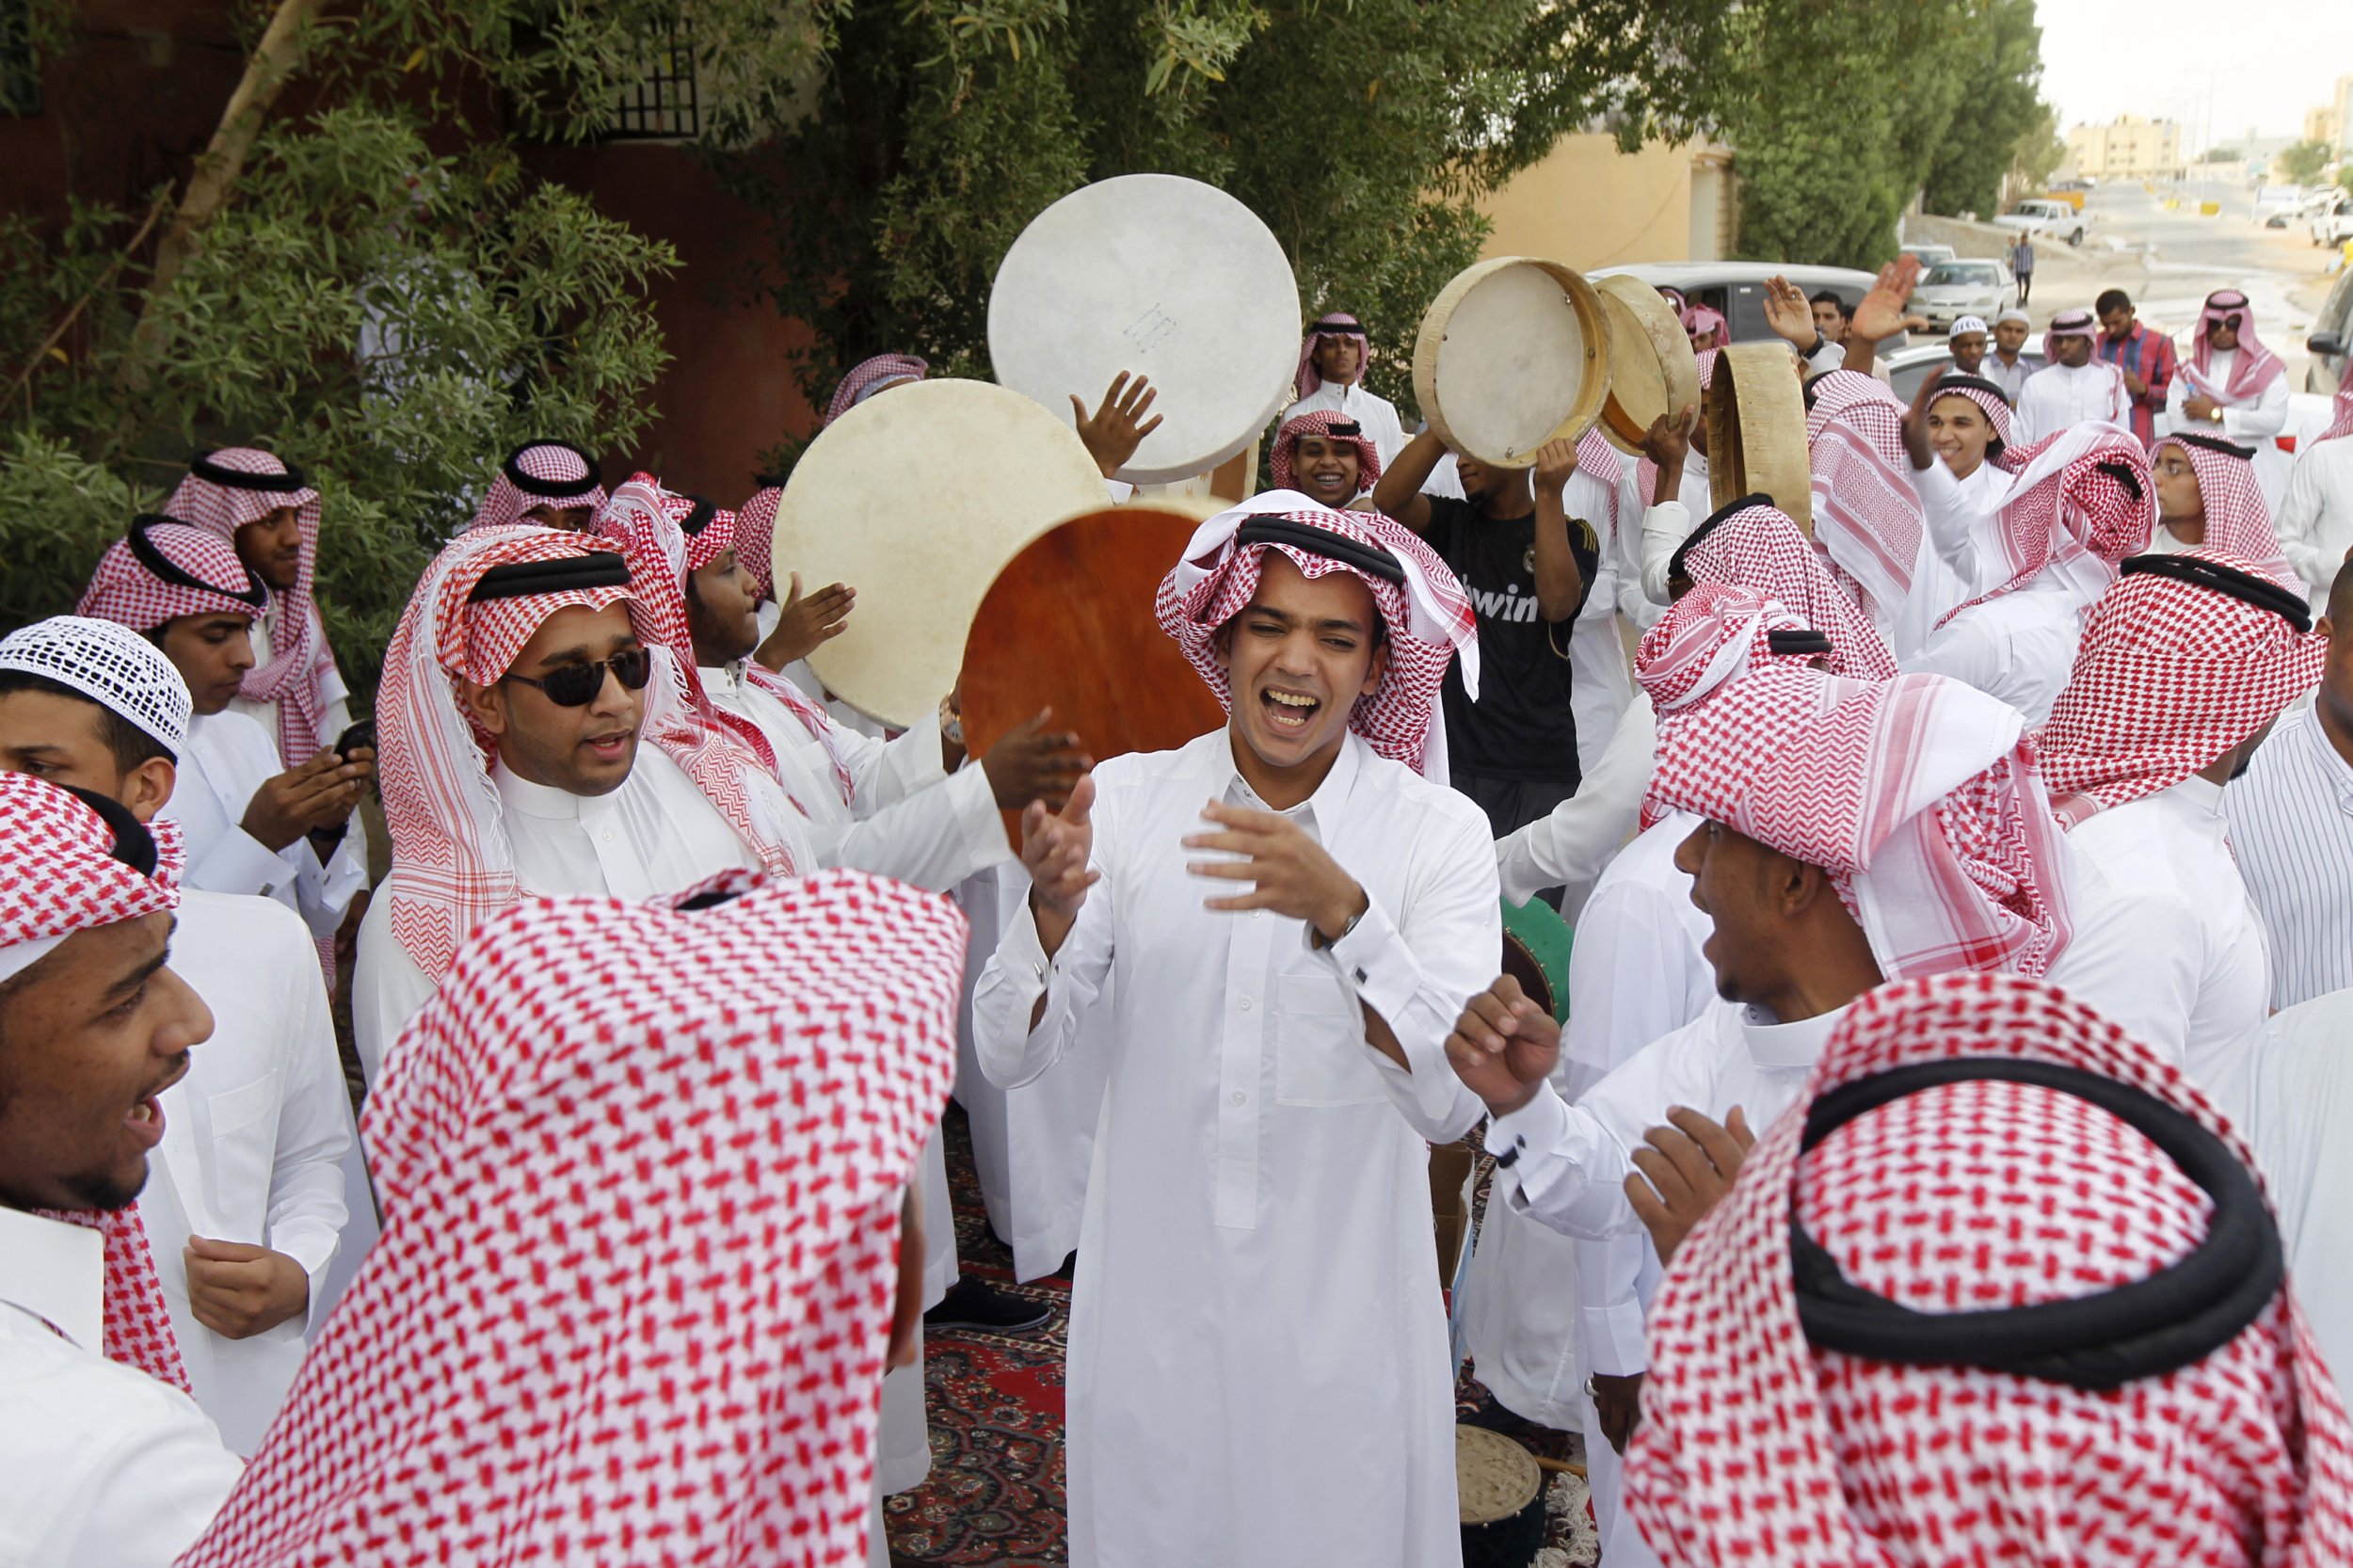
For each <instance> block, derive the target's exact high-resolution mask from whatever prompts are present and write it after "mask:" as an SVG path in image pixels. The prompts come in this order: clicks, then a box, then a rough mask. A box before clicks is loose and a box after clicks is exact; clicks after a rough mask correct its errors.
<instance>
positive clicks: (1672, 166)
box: [1479, 133, 1730, 271]
mask: <svg viewBox="0 0 2353 1568" xmlns="http://www.w3.org/2000/svg"><path fill="white" fill-rule="evenodd" d="M1694 151H1695V150H1694V149H1693V148H1691V147H1689V146H1669V145H1668V144H1666V143H1664V142H1650V143H1647V144H1645V145H1644V146H1643V147H1641V149H1640V150H1639V151H1637V152H1630V153H1628V152H1619V151H1618V144H1617V141H1616V140H1615V138H1613V137H1610V136H1601V135H1596V134H1591V133H1580V134H1578V135H1576V136H1565V137H1563V138H1562V139H1561V142H1560V144H1559V145H1558V146H1556V147H1555V148H1553V150H1552V152H1551V154H1550V155H1549V156H1547V157H1546V158H1545V160H1544V162H1542V163H1540V164H1538V165H1536V166H1535V167H1534V168H1529V169H1524V170H1522V171H1521V172H1520V173H1519V174H1518V175H1517V176H1515V177H1514V178H1513V180H1512V181H1511V183H1510V184H1506V185H1505V186H1504V187H1503V188H1502V189H1501V190H1499V191H1497V192H1495V193H1494V194H1492V195H1490V196H1489V197H1487V198H1486V199H1485V200H1482V201H1481V202H1480V204H1479V206H1480V211H1481V212H1483V213H1484V214H1486V215H1487V216H1488V217H1489V218H1490V219H1492V220H1493V221H1494V223H1495V234H1494V236H1493V237H1492V238H1491V239H1490V240H1489V241H1488V243H1487V249H1486V253H1487V254H1488V255H1490V256H1544V257H1547V258H1549V259H1550V260H1553V261H1556V262H1565V263H1566V264H1569V265H1570V266H1573V267H1577V268H1578V269H1579V270H1580V271H1586V270H1591V269H1592V268H1594V267H1603V266H1617V265H1622V264H1627V263H1632V262H1680V261H1689V260H1709V259H1712V258H1713V257H1714V256H1715V255H1717V254H1720V253H1721V248H1722V246H1723V244H1724V240H1723V236H1722V229H1723V218H1722V214H1723V212H1724V211H1725V210H1726V209H1728V208H1729V206H1730V202H1729V200H1728V193H1727V188H1726V187H1728V185H1729V180H1728V178H1727V177H1726V176H1725V174H1724V173H1723V171H1722V169H1721V167H1720V165H1721V159H1719V160H1717V162H1716V163H1714V164H1709V165H1707V166H1706V167H1705V168H1703V170H1702V171H1701V175H1700V178H1699V181H1698V184H1697V186H1696V188H1695V182H1694V171H1693V161H1694V159H1693V154H1694ZM1695 221H1696V222H1697V223H1698V224H1699V225H1701V226H1702V228H1703V232H1701V233H1699V234H1698V235H1697V236H1696V237H1695V235H1694V232H1693V229H1694V224H1695Z"/></svg>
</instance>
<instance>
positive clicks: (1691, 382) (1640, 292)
mask: <svg viewBox="0 0 2353 1568" xmlns="http://www.w3.org/2000/svg"><path fill="white" fill-rule="evenodd" d="M1593 292H1594V293H1595V294H1597V295H1599V296H1601V308H1602V313H1603V314H1604V315H1605V316H1607V317H1608V318H1609V397H1608V399H1607V400H1606V401H1605V402H1604V403H1603V404H1602V409H1601V433H1602V435H1603V436H1605V437H1607V438H1608V439H1609V443H1610V444H1611V445H1612V446H1615V447H1616V448H1617V449H1618V450H1619V451H1621V452H1625V453H1629V454H1631V455H1633V456H1641V452H1642V438H1643V436H1645V435H1647V434H1648V433H1649V431H1650V427H1651V424H1653V422H1655V421H1656V420H1657V419H1658V418H1659V416H1660V415H1662V414H1673V413H1680V412H1681V411H1682V410H1684V409H1686V408H1698V407H1699V401H1700V365H1699V357H1698V356H1697V355H1695V354H1693V353H1692V352H1691V337H1690V334H1689V333H1688V332H1686V331H1684V329H1683V321H1682V318H1681V317H1679V316H1677V315H1676V314H1675V313H1674V312H1673V310H1672V309H1670V308H1669V307H1668V304H1667V301H1666V299H1665V297H1664V296H1661V295H1660V294H1659V292H1658V291H1657V289H1655V288H1653V287H1651V286H1650V285H1649V284H1648V283H1645V282H1643V281H1642V280H1641V279H1640V278H1634V277H1629V276H1628V275H1626V274H1625V273H1618V274H1614V275H1612V276H1610V277H1608V278H1600V279H1596V280H1594V282H1593Z"/></svg>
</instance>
